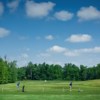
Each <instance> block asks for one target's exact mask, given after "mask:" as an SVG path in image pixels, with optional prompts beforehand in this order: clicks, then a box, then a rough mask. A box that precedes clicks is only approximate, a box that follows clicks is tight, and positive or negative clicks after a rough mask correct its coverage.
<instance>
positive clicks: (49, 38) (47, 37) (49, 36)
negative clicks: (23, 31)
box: [45, 35, 54, 40]
mask: <svg viewBox="0 0 100 100" xmlns="http://www.w3.org/2000/svg"><path fill="white" fill-rule="evenodd" d="M45 39H47V40H53V39H54V37H53V36H52V35H48V36H46V37H45Z"/></svg>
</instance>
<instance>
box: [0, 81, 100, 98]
mask: <svg viewBox="0 0 100 100" xmlns="http://www.w3.org/2000/svg"><path fill="white" fill-rule="evenodd" d="M23 85H25V92H22V86H23ZM0 100H100V80H90V81H73V88H72V91H70V90H69V81H21V82H20V88H19V90H18V89H17V87H16V83H10V84H2V85H0Z"/></svg>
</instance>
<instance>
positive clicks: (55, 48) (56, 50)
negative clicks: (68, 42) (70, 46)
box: [48, 45, 66, 53]
mask: <svg viewBox="0 0 100 100" xmlns="http://www.w3.org/2000/svg"><path fill="white" fill-rule="evenodd" d="M48 51H50V52H54V53H62V52H65V51H66V48H63V47H61V46H58V45H54V46H53V47H51V48H49V49H48Z"/></svg>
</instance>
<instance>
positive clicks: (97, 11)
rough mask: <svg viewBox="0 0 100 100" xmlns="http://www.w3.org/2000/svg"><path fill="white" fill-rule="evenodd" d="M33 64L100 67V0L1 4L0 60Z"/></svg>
mask: <svg viewBox="0 0 100 100" xmlns="http://www.w3.org/2000/svg"><path fill="white" fill-rule="evenodd" d="M5 55H7V59H8V60H10V61H11V60H17V64H18V66H23V65H26V64H27V63H28V62H29V61H32V62H33V63H43V62H46V63H49V64H61V65H64V64H65V63H74V64H76V65H80V64H84V65H87V66H93V65H96V64H98V63H100V0H34V1H33V0H0V56H1V57H4V56H5Z"/></svg>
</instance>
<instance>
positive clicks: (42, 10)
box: [26, 1, 55, 18]
mask: <svg viewBox="0 0 100 100" xmlns="http://www.w3.org/2000/svg"><path fill="white" fill-rule="evenodd" d="M54 6H55V4H54V3H52V2H42V3H36V2H33V1H27V2H26V13H27V15H28V16H29V17H32V18H37V17H38V18H42V17H45V16H47V15H48V14H49V13H50V11H51V10H53V7H54Z"/></svg>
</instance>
